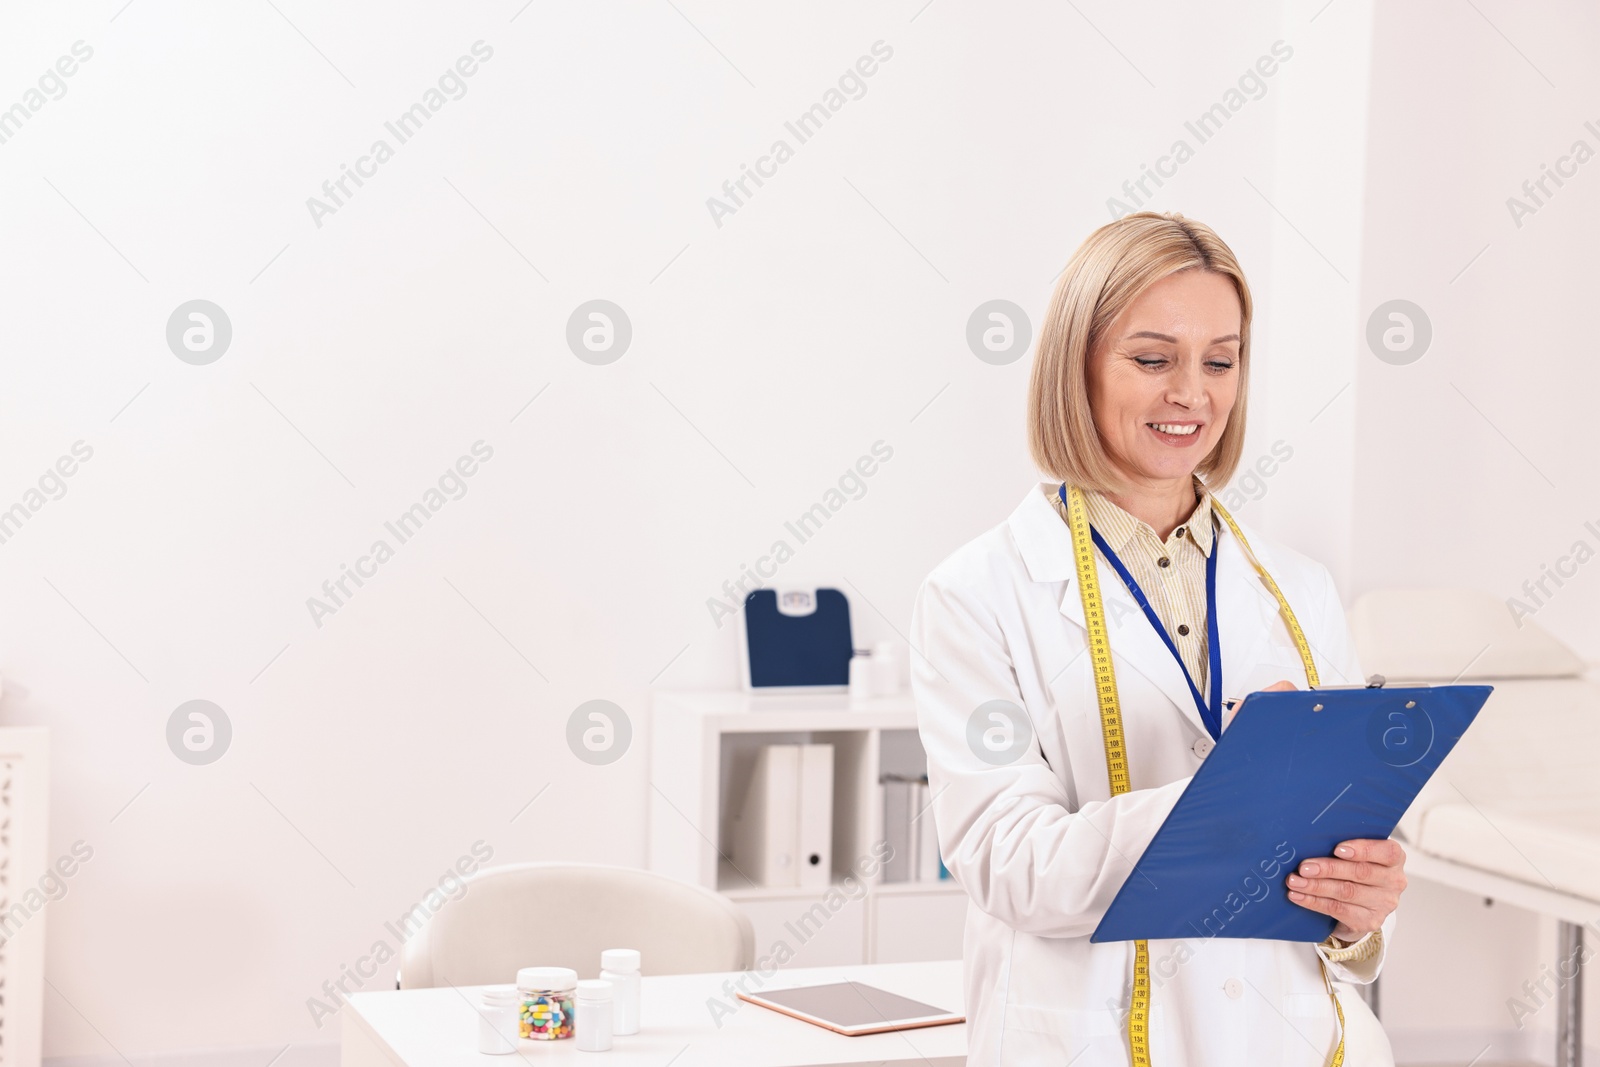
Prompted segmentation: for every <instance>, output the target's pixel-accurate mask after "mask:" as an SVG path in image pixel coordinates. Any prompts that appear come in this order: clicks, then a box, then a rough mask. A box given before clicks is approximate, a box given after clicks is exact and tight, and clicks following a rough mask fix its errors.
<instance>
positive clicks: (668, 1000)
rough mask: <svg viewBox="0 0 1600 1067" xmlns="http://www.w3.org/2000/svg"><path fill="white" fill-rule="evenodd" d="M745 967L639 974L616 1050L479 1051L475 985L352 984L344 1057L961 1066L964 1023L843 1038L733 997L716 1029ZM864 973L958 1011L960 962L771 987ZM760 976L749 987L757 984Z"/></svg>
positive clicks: (647, 1066) (715, 1065)
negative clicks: (635, 1027) (627, 1025)
mask: <svg viewBox="0 0 1600 1067" xmlns="http://www.w3.org/2000/svg"><path fill="white" fill-rule="evenodd" d="M738 977H739V976H738V975H737V974H684V975H671V976H663V977H656V978H645V979H643V992H642V994H641V997H640V1027H639V1032H638V1033H637V1034H630V1035H628V1036H626V1037H618V1038H616V1039H614V1040H613V1042H612V1045H611V1051H610V1052H580V1051H579V1050H578V1047H577V1042H576V1041H573V1040H565V1041H522V1042H519V1043H518V1045H519V1048H518V1055H515V1056H512V1055H506V1056H486V1055H484V1054H482V1053H480V1052H479V1051H478V1017H477V1014H476V1012H475V1009H474V1007H473V1002H472V1000H470V999H469V998H472V997H473V992H474V987H470V986H463V987H461V988H460V989H453V988H451V987H449V986H443V987H441V988H438V989H407V990H391V991H389V992H383V993H356V994H355V995H353V996H352V997H350V1003H349V1006H348V1007H346V1008H345V1009H344V1024H343V1026H344V1035H343V1048H342V1050H341V1058H340V1063H341V1064H342V1067H502V1065H503V1067H522V1064H524V1063H541V1064H544V1063H573V1064H586V1065H589V1067H667V1064H669V1063H670V1064H671V1067H819V1065H829V1067H844V1065H860V1064H908V1065H909V1064H916V1065H918V1067H964V1065H965V1063H966V1062H967V1055H966V1051H967V1028H966V1025H965V1024H957V1025H954V1026H930V1027H926V1028H923V1029H918V1030H902V1031H898V1032H895V1033H888V1034H869V1035H867V1036H865V1037H845V1036H843V1035H841V1034H836V1033H833V1032H832V1031H831V1030H824V1029H823V1028H822V1027H820V1026H812V1025H811V1024H810V1023H803V1022H801V1021H800V1020H798V1019H792V1018H790V1017H789V1016H787V1015H783V1014H780V1013H778V1012H775V1011H769V1010H767V1009H766V1008H760V1007H757V1006H756V1005H754V1004H747V1003H745V1002H744V1001H737V1002H736V1003H737V1004H738V1006H739V1009H738V1011H737V1012H735V1013H734V1014H733V1015H721V1016H720V1018H721V1020H722V1026H721V1027H720V1028H719V1027H718V1026H717V1024H716V1022H715V1021H714V1020H713V1018H712V1016H711V1011H710V1008H709V1007H708V1006H707V1001H708V1000H710V999H711V998H717V999H719V1000H723V1001H726V999H727V998H726V995H725V994H724V993H723V991H722V983H723V982H724V981H725V980H727V979H729V978H738ZM847 979H849V980H854V981H858V982H867V983H870V984H872V985H875V986H878V987H880V988H883V989H887V990H889V991H891V992H894V993H899V994H901V995H902V996H907V997H913V998H915V999H917V1000H920V1001H923V1002H924V1003H927V1004H933V1005H935V1006H936V1007H940V1008H946V1009H949V1010H952V1011H960V1010H961V961H960V960H946V961H941V962H938V963H881V964H868V965H866V966H859V967H810V968H797V969H795V970H786V971H779V972H778V973H777V974H775V975H773V976H772V977H771V978H770V979H767V980H766V981H765V982H764V983H763V987H764V988H767V989H779V988H783V987H785V986H796V985H820V984H822V983H824V982H839V981H845V980H847ZM758 980H759V976H758V975H754V974H752V977H751V979H750V980H748V981H747V982H746V988H748V989H751V990H754V989H756V988H757V986H756V984H755V983H756V981H758Z"/></svg>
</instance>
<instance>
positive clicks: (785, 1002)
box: [740, 982, 962, 1032]
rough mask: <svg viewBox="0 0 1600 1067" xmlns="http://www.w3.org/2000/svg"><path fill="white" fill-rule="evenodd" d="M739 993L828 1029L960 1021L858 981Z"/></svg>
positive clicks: (958, 1017) (938, 1009)
mask: <svg viewBox="0 0 1600 1067" xmlns="http://www.w3.org/2000/svg"><path fill="white" fill-rule="evenodd" d="M740 996H741V997H743V998H744V999H745V1000H748V1001H750V1002H752V1003H754V1004H762V1005H764V1006H766V1007H770V1008H776V1009H777V1010H779V1011H783V1012H788V1013H789V1014H793V1015H804V1016H808V1017H810V1018H809V1019H808V1021H811V1020H815V1021H816V1022H818V1023H820V1024H821V1025H823V1026H826V1027H828V1028H829V1029H832V1030H839V1031H841V1032H849V1031H852V1030H858V1031H864V1030H885V1029H901V1028H905V1027H912V1026H932V1025H937V1024H939V1023H953V1022H961V1021H962V1016H961V1015H960V1014H959V1013H956V1012H950V1011H946V1010H944V1009H943V1008H936V1007H934V1006H933V1005H931V1004H924V1003H922V1002H921V1001H918V1000H912V999H911V998H910V997H902V996H899V995H898V994H895V993H890V992H887V991H886V990H882V989H879V988H877V987H876V986H870V985H863V984H862V983H860V982H834V983H832V984H830V985H814V986H801V987H798V988H795V989H774V990H770V991H765V992H761V993H755V994H752V995H749V996H746V995H745V994H743V993H741V994H740Z"/></svg>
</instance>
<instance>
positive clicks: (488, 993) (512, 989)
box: [479, 985, 517, 1008]
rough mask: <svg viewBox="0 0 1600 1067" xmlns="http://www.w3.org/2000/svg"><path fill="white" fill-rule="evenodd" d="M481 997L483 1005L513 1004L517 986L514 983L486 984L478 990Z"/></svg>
mask: <svg viewBox="0 0 1600 1067" xmlns="http://www.w3.org/2000/svg"><path fill="white" fill-rule="evenodd" d="M479 993H480V995H481V996H482V997H483V1003H484V1006H485V1007H491V1008H494V1007H500V1006H502V1005H505V1004H513V1003H515V1002H516V999H517V987H516V986H514V985H486V986H484V987H483V988H482V989H481V990H479Z"/></svg>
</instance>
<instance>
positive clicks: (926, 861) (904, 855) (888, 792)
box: [879, 774, 950, 883]
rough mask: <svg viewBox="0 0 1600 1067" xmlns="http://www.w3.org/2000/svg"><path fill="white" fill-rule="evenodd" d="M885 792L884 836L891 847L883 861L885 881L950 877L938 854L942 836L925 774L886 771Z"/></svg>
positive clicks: (927, 879)
mask: <svg viewBox="0 0 1600 1067" xmlns="http://www.w3.org/2000/svg"><path fill="white" fill-rule="evenodd" d="M879 786H880V787H881V789H882V792H883V839H884V841H885V842H886V843H887V844H888V845H889V848H890V850H891V852H890V855H889V858H888V859H887V860H886V861H884V865H883V881H884V882H886V883H896V882H937V881H939V880H940V879H943V878H949V877H950V872H949V871H948V870H947V869H946V868H945V865H944V861H943V860H942V859H941V858H940V856H939V836H938V831H937V829H936V827H935V824H934V821H933V806H932V804H931V802H930V795H929V792H928V780H927V779H926V778H907V777H904V776H902V775H897V774H886V775H884V776H883V778H882V779H880V780H879Z"/></svg>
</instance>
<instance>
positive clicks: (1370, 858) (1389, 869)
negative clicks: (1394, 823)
mask: <svg viewBox="0 0 1600 1067" xmlns="http://www.w3.org/2000/svg"><path fill="white" fill-rule="evenodd" d="M1333 851H1334V855H1333V856H1324V857H1321V858H1318V859H1308V860H1302V861H1301V862H1300V867H1299V869H1298V873H1296V874H1291V875H1289V878H1288V886H1289V899H1290V900H1292V901H1294V902H1295V903H1296V904H1299V905H1300V906H1301V907H1304V908H1310V909H1311V910H1312V911H1319V912H1321V913H1322V914H1324V915H1331V916H1332V917H1333V918H1335V919H1338V920H1339V925H1338V926H1337V927H1335V928H1334V931H1333V936H1334V937H1337V938H1338V939H1339V940H1340V941H1358V940H1360V939H1361V938H1362V937H1363V936H1365V935H1366V934H1369V933H1371V932H1372V931H1374V930H1376V929H1378V928H1379V927H1380V926H1382V925H1383V920H1385V919H1387V918H1388V917H1389V915H1390V913H1391V912H1393V911H1394V909H1395V908H1396V907H1398V906H1399V904H1400V894H1401V892H1403V891H1404V890H1405V887H1406V872H1405V866H1406V850H1405V849H1403V848H1401V847H1400V845H1399V844H1398V843H1397V842H1394V841H1389V840H1383V841H1378V840H1372V839H1366V838H1363V839H1359V840H1354V841H1344V842H1341V843H1340V844H1339V845H1338V847H1336V848H1335V849H1334V850H1333Z"/></svg>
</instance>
